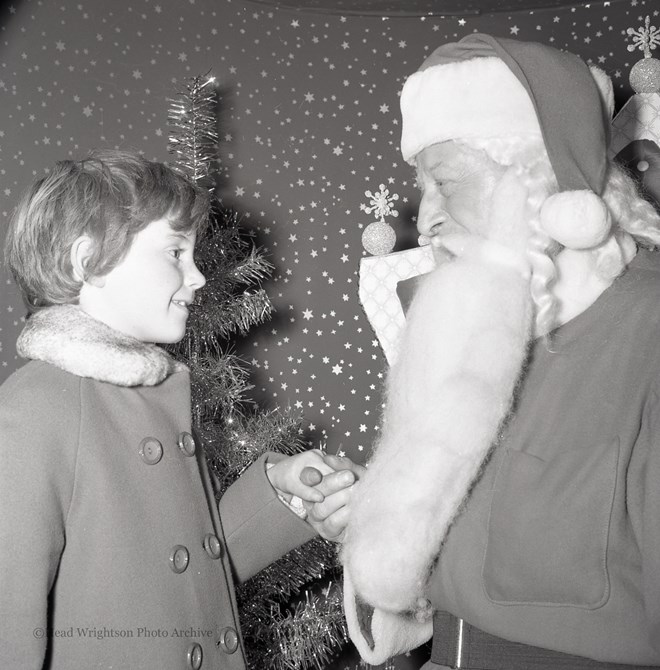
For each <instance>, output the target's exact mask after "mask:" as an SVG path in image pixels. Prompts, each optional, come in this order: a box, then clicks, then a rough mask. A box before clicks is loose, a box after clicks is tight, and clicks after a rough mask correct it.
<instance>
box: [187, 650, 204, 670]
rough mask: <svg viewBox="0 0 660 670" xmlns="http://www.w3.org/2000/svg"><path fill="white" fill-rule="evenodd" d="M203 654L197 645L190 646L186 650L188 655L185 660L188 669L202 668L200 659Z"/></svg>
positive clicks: (197, 669) (196, 669)
mask: <svg viewBox="0 0 660 670" xmlns="http://www.w3.org/2000/svg"><path fill="white" fill-rule="evenodd" d="M203 656H204V654H203V652H202V648H201V647H200V646H199V645H198V644H197V643H195V644H191V645H190V647H189V648H188V654H187V658H186V660H187V661H188V667H189V668H192V670H199V668H201V667H202V658H203Z"/></svg>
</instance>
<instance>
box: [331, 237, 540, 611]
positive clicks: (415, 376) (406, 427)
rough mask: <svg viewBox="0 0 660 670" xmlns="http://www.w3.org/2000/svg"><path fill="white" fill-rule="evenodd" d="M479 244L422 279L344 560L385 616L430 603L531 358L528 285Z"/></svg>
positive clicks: (357, 496) (355, 503)
mask: <svg viewBox="0 0 660 670" xmlns="http://www.w3.org/2000/svg"><path fill="white" fill-rule="evenodd" d="M496 246H499V245H496ZM476 248H477V251H476V252H475V253H473V252H472V251H470V250H468V251H467V252H466V253H464V254H463V255H462V256H460V257H457V258H454V259H453V260H452V261H450V262H446V263H442V264H441V265H440V266H439V267H437V268H436V269H435V270H434V271H433V272H431V273H429V274H428V275H426V276H425V277H424V278H423V279H422V280H421V281H420V282H419V286H418V289H417V291H416V294H415V297H414V299H413V301H412V304H411V306H410V310H409V312H408V315H407V325H406V328H405V331H404V334H403V338H402V342H401V345H400V349H399V355H398V359H397V362H396V363H395V365H394V366H393V368H392V369H391V370H390V373H389V375H388V380H387V400H386V408H385V413H384V417H383V426H382V433H381V439H380V440H379V442H378V443H377V445H376V448H375V451H374V454H373V457H372V459H371V461H370V464H369V467H368V470H367V473H366V475H365V476H364V477H363V478H362V479H361V481H360V482H359V483H358V485H357V486H356V488H355V491H354V495H353V499H352V503H351V516H350V522H349V526H348V531H347V535H346V540H345V543H344V549H343V554H342V559H343V562H344V566H345V568H346V570H347V572H348V573H349V574H350V577H351V579H352V582H353V585H354V587H355V590H356V591H357V593H358V594H359V595H360V596H361V597H362V598H363V599H364V600H366V601H367V602H368V603H370V604H371V605H373V606H375V607H378V608H382V609H386V610H390V611H395V612H400V611H404V610H409V609H413V608H414V606H415V603H416V602H417V599H418V598H420V597H422V596H423V595H424V592H425V586H426V584H427V581H428V578H429V576H430V572H431V569H432V566H433V564H434V561H435V560H436V558H437V556H438V553H439V551H440V547H441V545H442V542H443V541H444V538H445V536H446V534H447V531H448V529H449V526H450V524H451V523H452V521H453V520H454V518H455V517H456V514H457V513H458V511H459V509H460V506H461V503H462V502H463V501H464V499H465V497H466V495H467V494H468V491H469V490H470V487H471V485H472V484H473V482H474V481H475V478H476V477H477V476H478V473H479V471H480V468H481V466H482V464H483V463H484V461H485V460H486V458H487V455H488V453H489V451H490V448H491V447H492V445H493V444H494V443H495V442H496V440H497V436H498V432H499V431H500V428H501V426H502V425H503V423H504V421H505V420H506V417H507V415H508V413H509V411H510V407H511V403H512V398H513V395H514V389H515V386H516V382H517V381H518V378H519V376H520V373H521V369H522V367H523V364H524V361H525V356H526V350H527V345H528V343H529V340H530V333H531V330H532V329H531V321H532V315H533V308H532V300H531V298H530V292H529V277H528V276H527V274H525V273H524V272H520V268H519V267H517V266H516V264H515V263H509V262H498V261H497V259H498V253H497V249H495V250H493V243H491V242H487V241H484V243H483V244H482V245H481V246H479V245H477V247H476ZM484 249H485V252H484ZM504 257H507V258H508V256H506V254H505V255H504Z"/></svg>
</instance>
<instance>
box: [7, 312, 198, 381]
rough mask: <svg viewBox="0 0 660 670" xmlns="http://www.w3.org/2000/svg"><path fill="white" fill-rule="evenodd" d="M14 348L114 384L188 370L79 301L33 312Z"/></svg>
mask: <svg viewBox="0 0 660 670" xmlns="http://www.w3.org/2000/svg"><path fill="white" fill-rule="evenodd" d="M16 349H17V351H18V354H19V356H22V357H23V358H29V359H33V360H38V361H44V362H45V363H50V364H52V365H54V366H56V367H58V368H60V369H61V370H64V371H65V372H70V373H71V374H74V375H77V376H78V377H89V378H91V379H96V380H98V381H102V382H109V383H111V384H116V385H117V386H155V385H156V384H160V382H162V381H163V380H164V379H166V378H167V377H168V376H169V375H171V374H172V373H174V372H180V371H183V370H187V368H186V366H185V365H184V364H183V363H180V362H178V361H176V360H174V359H173V358H172V357H171V356H169V355H168V354H167V353H166V352H165V351H164V350H163V349H161V348H160V347H158V346H156V345H155V344H147V343H145V342H141V341H140V340H136V339H135V338H133V337H130V336H128V335H124V334H123V333H120V332H118V331H116V330H113V329H112V328H110V327H109V326H106V325H105V324H104V323H102V322H101V321H97V320H96V319H94V318H92V317H91V316H89V315H88V314H86V313H85V312H84V311H83V310H82V309H80V307H78V306H77V305H55V306H53V307H47V308H45V309H42V310H40V311H39V312H36V313H35V314H33V315H32V316H31V317H30V318H29V319H28V321H27V323H26V325H25V328H24V329H23V332H22V333H21V334H20V336H19V338H18V341H17V343H16Z"/></svg>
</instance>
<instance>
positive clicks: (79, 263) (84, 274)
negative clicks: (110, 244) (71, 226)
mask: <svg viewBox="0 0 660 670" xmlns="http://www.w3.org/2000/svg"><path fill="white" fill-rule="evenodd" d="M93 253H94V241H93V240H92V238H91V237H89V236H88V235H81V236H80V237H78V238H77V239H76V241H75V242H74V243H73V244H72V245H71V269H72V273H73V278H74V279H76V280H77V281H80V282H85V283H88V284H91V285H92V286H103V284H104V283H105V281H104V279H103V277H94V276H91V275H90V274H89V270H88V267H87V266H88V265H89V261H90V259H91V258H92V255H93Z"/></svg>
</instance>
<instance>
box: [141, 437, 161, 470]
mask: <svg viewBox="0 0 660 670" xmlns="http://www.w3.org/2000/svg"><path fill="white" fill-rule="evenodd" d="M139 453H140V458H141V459H142V460H143V461H144V462H145V463H146V464H147V465H156V463H158V461H159V460H160V459H161V458H162V457H163V445H162V444H161V443H160V442H159V441H158V440H157V439H156V438H155V437H145V438H144V440H142V442H140V449H139Z"/></svg>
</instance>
